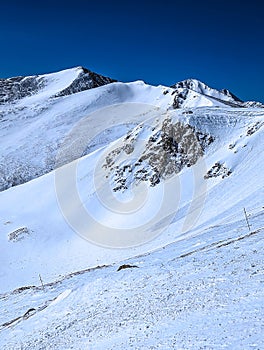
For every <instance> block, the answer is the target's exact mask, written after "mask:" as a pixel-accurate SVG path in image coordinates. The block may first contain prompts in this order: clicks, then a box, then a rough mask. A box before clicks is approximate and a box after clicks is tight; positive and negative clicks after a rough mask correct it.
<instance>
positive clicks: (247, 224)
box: [244, 208, 250, 232]
mask: <svg viewBox="0 0 264 350" xmlns="http://www.w3.org/2000/svg"><path fill="white" fill-rule="evenodd" d="M244 214H245V218H246V222H247V226H248V230H249V232H250V225H249V222H248V216H247V212H246V209H245V208H244Z"/></svg>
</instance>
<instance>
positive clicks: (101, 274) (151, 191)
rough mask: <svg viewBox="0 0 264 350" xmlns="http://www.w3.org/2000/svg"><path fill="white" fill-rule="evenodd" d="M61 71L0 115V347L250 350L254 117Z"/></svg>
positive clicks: (257, 154) (257, 204)
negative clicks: (84, 81)
mask: <svg viewBox="0 0 264 350" xmlns="http://www.w3.org/2000/svg"><path fill="white" fill-rule="evenodd" d="M74 72H75V70H74V69H73V70H69V71H67V72H66V73H65V72H64V73H61V74H62V76H63V81H64V82H63V85H58V84H59V83H58V81H57V82H56V83H55V82H54V81H55V80H56V79H55V77H56V75H53V76H51V77H50V78H49V79H50V81H52V82H51V83H50V84H54V85H51V86H54V89H53V90H52V93H51V90H49V89H47V90H49V93H48V94H47V93H46V92H45V91H44V90H43V91H42V92H40V91H38V92H37V93H36V94H35V95H32V96H29V97H25V98H22V99H20V100H18V101H15V102H12V103H11V104H10V105H8V104H5V105H3V106H1V113H2V116H3V117H2V119H1V123H0V125H1V137H3V138H2V139H1V140H2V141H1V144H2V145H3V148H1V157H2V161H1V164H5V167H6V168H5V167H4V170H5V169H8V172H6V173H4V176H3V177H2V178H3V187H4V185H5V184H6V183H7V179H6V176H7V175H9V174H10V173H12V172H13V174H15V171H16V170H17V169H18V170H19V174H22V175H23V170H25V171H26V170H28V173H27V174H26V175H27V176H22V177H21V178H20V179H17V181H18V183H14V179H15V176H13V177H12V179H11V178H10V183H9V185H8V186H7V187H10V188H8V189H5V190H3V191H2V192H0V208H1V211H0V233H1V234H0V293H1V294H0V311H1V312H0V348H1V349H6V350H7V349H21V348H23V349H41V348H44V349H69V348H74V349H127V348H133V349H199V348H206V349H222V348H226V349H241V348H242V349H261V348H263V346H264V344H263V337H262V333H263V326H264V325H263V319H262V318H263V317H262V315H263V311H264V310H263V306H264V304H263V300H264V298H263V254H262V251H263V248H264V247H263V231H264V213H263V198H264V190H263V176H262V174H263V172H264V165H263V164H264V162H263V159H262V158H263V142H262V140H263V130H264V129H263V126H264V119H263V115H264V113H263V109H262V108H239V107H236V108H234V107H231V106H230V105H226V104H225V103H222V102H221V101H219V96H220V95H221V93H218V96H216V95H214V94H213V92H212V91H211V92H210V93H211V94H213V95H214V96H213V98H212V99H211V97H210V93H209V94H208V96H205V95H204V91H202V90H199V91H198V88H197V87H196V88H195V90H197V91H191V92H189V93H188V96H187V98H186V99H185V100H184V101H183V103H182V105H181V107H180V108H176V109H175V106H174V107H173V104H174V102H175V100H174V98H175V94H178V93H179V91H178V90H177V91H176V92H175V88H176V89H185V88H186V87H184V86H183V87H181V86H179V87H173V88H167V87H163V86H159V87H152V86H149V85H146V84H145V83H143V82H134V83H126V84H125V83H110V84H108V85H105V86H101V87H98V88H96V89H90V90H86V91H81V92H77V93H74V94H70V95H66V96H60V97H52V96H53V95H54V93H56V94H57V93H58V89H59V90H60V91H61V90H62V89H63V90H64V89H65V88H67V86H69V85H71V84H72V82H73V81H74V79H76V78H75V76H74V74H75V73H76V72H75V73H74ZM77 75H78V74H77ZM57 77H58V80H59V81H61V80H62V77H61V76H59V75H58V76H57ZM66 77H67V79H66ZM56 84H57V85H56ZM60 84H61V83H60ZM198 85H199V84H198ZM199 86H200V87H201V86H202V88H203V89H204V86H203V85H201V84H200V85H199ZM194 87H195V86H194ZM44 89H45V88H44ZM180 92H181V91H180ZM38 94H39V96H41V98H39V99H38V98H37V95H38ZM41 94H42V95H41ZM193 94H194V95H195V96H197V97H195V98H193V97H192V96H193ZM179 98H180V99H181V97H179ZM190 98H191V99H190ZM216 98H217V99H216ZM228 99H229V100H228V102H230V101H231V99H232V103H235V100H233V97H232V96H229V97H228ZM193 100H196V102H195V103H194V102H193ZM179 101H180V100H179ZM198 101H199V102H198ZM170 135H173V136H172V137H171V136H170ZM197 140H199V142H198V141H197ZM176 141H177V142H176ZM186 142H187V143H186ZM47 145H49V148H47ZM187 146H188V147H187ZM185 147H187V151H186V150H184V149H185ZM2 150H3V151H2ZM154 155H155V157H154ZM156 156H158V157H156ZM18 161H20V163H19V164H21V166H23V168H18V166H17V163H16V162H18ZM153 164H154V165H153ZM175 164H176V165H175ZM172 165H174V166H175V167H174V168H172ZM171 169H173V171H174V172H173V173H172V174H171ZM30 179H32V180H31V181H28V180H30ZM3 189H4V188H3ZM245 215H246V216H245ZM247 220H248V221H247ZM248 225H249V226H248Z"/></svg>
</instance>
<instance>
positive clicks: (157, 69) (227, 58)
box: [0, 0, 264, 102]
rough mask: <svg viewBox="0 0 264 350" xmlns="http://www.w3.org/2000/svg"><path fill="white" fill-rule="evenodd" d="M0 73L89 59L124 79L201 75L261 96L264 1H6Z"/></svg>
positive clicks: (161, 80)
mask: <svg viewBox="0 0 264 350" xmlns="http://www.w3.org/2000/svg"><path fill="white" fill-rule="evenodd" d="M0 16H1V17H0V33H1V35H0V48H1V55H0V76H1V77H9V76H16V75H29V74H41V73H47V72H52V71H57V70H60V69H64V68H69V67H73V66H79V65H82V66H85V67H86V68H88V69H91V70H93V71H95V72H97V73H100V74H104V75H107V76H110V77H112V78H115V79H117V80H121V81H133V80H138V79H142V80H144V81H146V82H147V83H150V84H154V85H158V84H164V85H172V84H173V83H175V82H177V81H180V80H183V79H187V78H197V79H199V80H202V81H204V82H205V83H207V84H208V85H210V86H213V87H216V88H228V89H230V90H231V91H232V92H233V93H234V94H236V95H237V96H238V97H240V98H241V99H244V100H252V99H255V100H259V101H262V102H264V89H263V80H264V44H263V42H264V2H262V1H257V0H251V1H244V0H240V1H237V0H233V1H232V0H229V1H226V0H222V1H214V0H211V1H197V0H196V1H193V0H185V1H183V0H182V1H177V0H175V1H166V0H164V1H144V0H142V1H138V0H134V1H125V0H123V1H114V0H113V1H93V2H91V1H81V0H75V1H66V0H65V1H56V0H53V1H51V0H46V1H41V0H40V1H28V0H24V1H12V0H10V1H5V2H3V1H1V0H0Z"/></svg>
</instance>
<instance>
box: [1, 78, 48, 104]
mask: <svg viewBox="0 0 264 350" xmlns="http://www.w3.org/2000/svg"><path fill="white" fill-rule="evenodd" d="M44 86H45V82H44V78H42V77H39V76H37V75H35V76H31V77H15V78H9V79H0V104H4V103H6V102H13V101H15V100H19V99H21V98H24V97H27V96H31V95H34V94H36V93H37V92H38V91H39V90H40V89H41V88H42V87H44Z"/></svg>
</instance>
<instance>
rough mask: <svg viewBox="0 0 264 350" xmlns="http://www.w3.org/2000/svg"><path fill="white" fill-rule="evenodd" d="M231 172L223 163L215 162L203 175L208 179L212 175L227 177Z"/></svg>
mask: <svg viewBox="0 0 264 350" xmlns="http://www.w3.org/2000/svg"><path fill="white" fill-rule="evenodd" d="M231 174H232V171H231V170H230V169H228V168H227V167H226V166H225V165H224V164H222V163H220V162H216V163H215V164H214V165H213V166H212V168H211V169H209V170H208V171H207V173H206V174H205V175H204V179H210V178H214V177H218V176H221V177H222V179H224V178H225V177H228V176H230V175H231Z"/></svg>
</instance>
